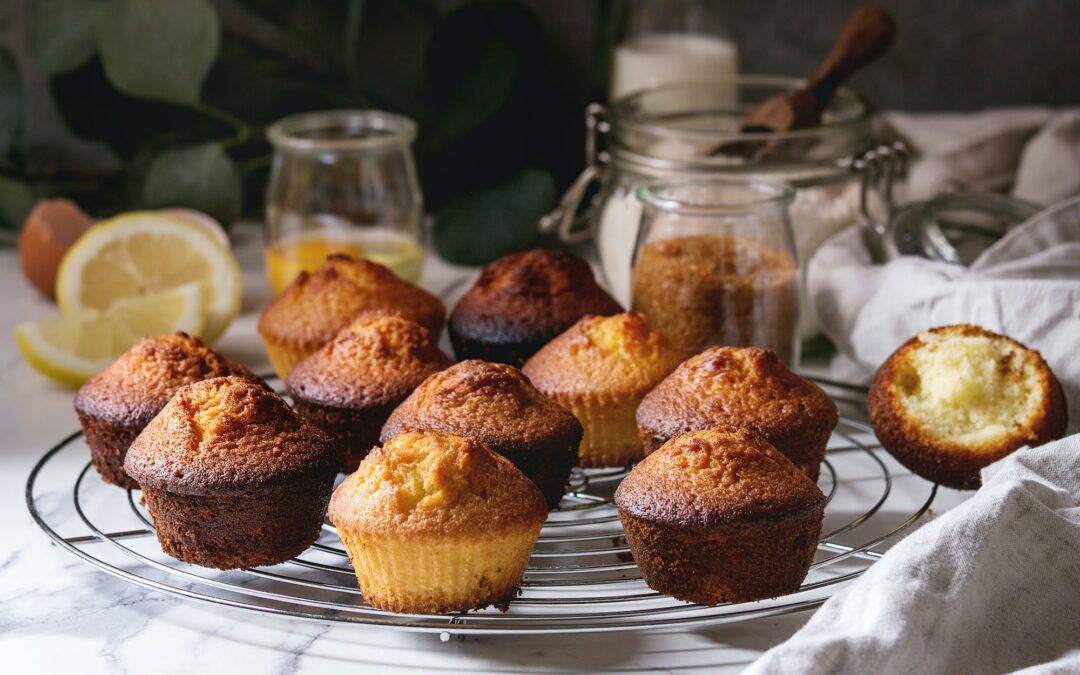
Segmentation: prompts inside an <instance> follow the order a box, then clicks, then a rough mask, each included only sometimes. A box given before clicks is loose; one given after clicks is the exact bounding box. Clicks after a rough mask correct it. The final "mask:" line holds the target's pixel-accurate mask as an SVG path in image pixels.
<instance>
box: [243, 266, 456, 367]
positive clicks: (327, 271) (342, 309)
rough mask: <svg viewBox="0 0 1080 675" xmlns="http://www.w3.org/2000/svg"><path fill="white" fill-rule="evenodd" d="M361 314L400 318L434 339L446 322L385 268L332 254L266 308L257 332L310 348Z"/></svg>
mask: <svg viewBox="0 0 1080 675" xmlns="http://www.w3.org/2000/svg"><path fill="white" fill-rule="evenodd" d="M367 309H381V310H384V311H386V312H390V313H393V314H397V315H399V316H403V317H405V318H406V319H410V320H412V321H415V322H416V323H418V324H420V325H421V326H424V327H425V328H427V329H428V330H429V331H431V333H432V335H434V336H436V337H438V335H439V333H440V332H441V331H442V326H443V322H444V320H445V318H446V308H445V307H444V306H443V304H442V301H441V300H439V299H438V298H437V297H435V296H434V295H432V294H431V293H428V292H427V291H425V290H423V289H422V288H419V287H418V286H414V285H412V284H410V283H409V282H407V281H403V280H402V279H400V278H399V277H398V276H397V275H396V274H394V273H393V271H391V270H390V269H388V268H386V267H383V266H382V265H379V264H377V263H373V262H371V261H369V260H363V259H356V258H351V257H349V256H347V255H344V254H334V255H331V256H329V257H327V259H326V262H325V263H323V265H322V267H320V268H319V269H317V270H315V271H314V272H311V273H309V272H301V273H300V276H298V277H297V278H296V279H295V280H294V281H293V282H292V284H290V285H289V286H288V288H286V289H285V290H284V291H282V292H281V295H279V296H278V297H277V298H275V299H274V301H273V302H271V303H270V304H269V305H267V307H266V309H264V310H263V313H262V315H261V316H260V317H259V327H258V328H259V333H260V334H261V335H262V336H263V337H266V338H269V339H272V340H276V341H279V342H284V343H290V344H294V345H299V346H303V347H306V348H311V349H315V348H318V347H320V346H322V345H324V344H326V343H327V342H329V341H330V340H332V339H333V338H334V336H335V335H337V333H338V332H339V331H340V330H341V329H342V328H345V327H346V326H348V325H349V323H350V322H351V321H352V320H353V318H355V317H356V315H357V314H359V313H360V312H362V311H364V310H367Z"/></svg>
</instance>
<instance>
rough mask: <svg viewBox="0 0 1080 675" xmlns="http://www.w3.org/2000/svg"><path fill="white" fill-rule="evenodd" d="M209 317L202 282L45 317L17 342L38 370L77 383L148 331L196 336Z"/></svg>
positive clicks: (18, 330) (24, 327)
mask: <svg viewBox="0 0 1080 675" xmlns="http://www.w3.org/2000/svg"><path fill="white" fill-rule="evenodd" d="M205 319H206V302H205V293H204V292H203V289H202V288H201V284H198V283H194V284H184V285H183V286H178V287H177V288H173V289H170V290H168V291H163V292H161V293H155V294H153V295H144V296H140V297H134V298H128V299H125V300H118V301H116V302H115V303H113V305H112V306H111V307H109V309H107V310H105V311H104V312H99V311H97V310H93V309H84V310H80V311H78V312H75V313H73V314H67V315H61V316H58V317H55V318H52V319H45V320H44V321H34V322H30V323H23V324H19V325H18V326H16V327H15V342H16V344H18V345H19V351H21V352H22V354H23V357H25V358H26V360H27V361H28V362H29V363H30V365H31V366H32V367H33V368H34V370H36V371H38V372H39V373H41V374H43V375H45V376H46V377H49V378H51V379H54V380H57V381H59V382H63V383H64V384H68V385H71V386H78V385H80V384H82V383H83V382H85V381H86V380H87V379H89V378H90V376H91V375H93V374H94V373H96V372H98V371H99V370H101V369H102V368H104V367H105V366H107V365H109V364H110V363H112V362H113V360H115V359H116V358H117V357H118V356H120V355H121V354H123V353H124V352H125V351H127V350H128V349H130V348H131V346H132V345H134V344H135V343H136V342H138V341H139V339H140V338H142V337H144V336H146V335H164V334H167V333H172V332H175V331H178V330H182V331H185V332H188V333H193V334H197V333H199V332H200V331H201V330H203V328H204V326H205V322H206V321H205Z"/></svg>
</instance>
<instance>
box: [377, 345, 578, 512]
mask: <svg viewBox="0 0 1080 675" xmlns="http://www.w3.org/2000/svg"><path fill="white" fill-rule="evenodd" d="M407 431H421V432H427V433H446V434H457V435H460V436H469V437H470V438H475V439H476V440H478V441H480V442H481V443H483V444H484V445H485V446H486V447H488V448H490V449H491V450H494V451H495V452H497V453H499V454H500V455H502V456H504V457H506V458H507V459H509V460H510V461H511V462H513V463H514V465H515V466H517V467H518V468H519V469H521V471H522V472H523V473H524V474H525V475H526V476H528V477H529V478H530V479H531V480H532V481H533V482H534V483H536V485H537V487H539V488H540V492H542V493H543V495H544V499H545V500H547V503H548V506H549V507H551V508H555V507H556V506H558V504H559V501H560V500H561V499H562V496H563V493H564V492H566V486H567V484H568V483H569V482H570V471H571V469H573V467H574V464H576V463H577V454H578V445H580V444H581V435H582V429H581V424H580V423H579V422H578V421H577V419H575V418H574V416H573V415H571V414H570V413H569V412H567V411H566V410H563V408H562V407H560V406H559V404H558V403H556V402H555V401H552V400H551V399H549V398H547V397H546V396H544V395H543V394H541V393H540V392H539V391H538V390H537V389H536V387H534V386H533V385H532V384H531V383H530V382H529V379H528V378H527V377H525V376H524V375H522V374H521V371H520V370H518V369H517V368H513V367H511V366H508V365H505V364H502V363H488V362H486V361H476V360H471V361H462V362H461V363H458V364H456V365H453V366H450V367H449V368H447V369H446V370H443V371H440V372H438V373H435V374H434V375H432V376H430V377H429V378H428V379H426V380H424V382H423V384H421V385H420V386H419V387H417V388H416V390H415V391H414V392H413V393H412V394H410V395H409V397H408V398H407V399H405V401H404V402H403V403H402V404H401V405H400V406H398V407H397V409H396V410H394V412H392V413H390V417H389V419H387V420H386V425H385V426H383V430H382V434H381V440H382V442H383V443H386V442H388V441H390V440H391V439H393V438H394V437H395V436H398V435H399V434H402V433H405V432H407Z"/></svg>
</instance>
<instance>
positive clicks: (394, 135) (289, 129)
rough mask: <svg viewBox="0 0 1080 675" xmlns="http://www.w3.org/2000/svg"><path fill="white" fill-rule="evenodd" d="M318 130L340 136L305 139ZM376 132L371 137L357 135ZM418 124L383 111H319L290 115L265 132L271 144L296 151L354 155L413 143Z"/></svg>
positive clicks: (402, 116) (277, 147) (401, 116)
mask: <svg viewBox="0 0 1080 675" xmlns="http://www.w3.org/2000/svg"><path fill="white" fill-rule="evenodd" d="M317 131H338V132H342V133H343V134H344V135H341V136H332V135H331V136H329V137H322V136H316V137H312V136H305V134H311V133H313V132H317ZM364 132H375V133H374V134H372V135H357V134H362V133H364ZM416 132H417V126H416V122H414V121H413V120H411V119H410V118H408V117H405V116H404V115H398V114H396V113H391V112H386V111H384V110H350V109H345V110H316V111H311V112H303V113H298V114H295V115H289V116H287V117H283V118H281V119H279V120H278V121H277V122H274V123H273V124H272V125H270V127H268V128H267V130H266V137H267V139H268V140H269V141H270V143H271V144H272V145H273V146H274V147H275V148H276V149H281V150H289V151H296V152H312V153H322V152H354V151H365V152H366V151H371V150H378V149H381V148H385V147H388V146H393V145H401V144H408V143H411V142H412V141H413V140H414V139H415V138H416Z"/></svg>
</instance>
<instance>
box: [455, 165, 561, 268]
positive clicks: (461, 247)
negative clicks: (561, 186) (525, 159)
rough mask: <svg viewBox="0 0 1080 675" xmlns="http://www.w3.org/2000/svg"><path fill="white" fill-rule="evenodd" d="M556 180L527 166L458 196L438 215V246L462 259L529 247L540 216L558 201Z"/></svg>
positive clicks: (473, 260)
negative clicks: (485, 186)
mask: <svg viewBox="0 0 1080 675" xmlns="http://www.w3.org/2000/svg"><path fill="white" fill-rule="evenodd" d="M555 197H556V195H555V180H554V179H553V178H552V177H551V174H549V173H548V172H546V171H541V170H539V169H523V170H521V171H519V172H517V173H516V174H514V175H513V176H511V177H510V178H508V179H507V180H506V181H504V182H503V183H501V184H499V185H497V186H496V187H493V188H489V189H486V190H481V191H479V192H475V193H473V194H471V195H467V196H465V197H462V198H460V199H457V200H455V201H454V202H452V203H450V204H449V205H447V206H446V208H444V209H443V210H442V211H441V212H440V213H439V218H438V227H437V228H436V230H435V249H436V250H437V251H438V252H439V255H441V256H442V257H443V258H445V259H446V260H449V261H450V262H453V263H457V264H460V265H484V264H486V263H489V262H491V261H492V260H494V259H496V258H498V257H500V256H504V255H506V254H507V253H513V252H514V251H520V250H523V249H526V248H528V247H529V246H530V245H531V244H532V243H533V242H534V241H536V237H537V222H538V221H539V220H540V217H541V216H543V215H544V214H545V213H547V212H548V211H550V210H551V209H552V208H553V207H554V206H555Z"/></svg>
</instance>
